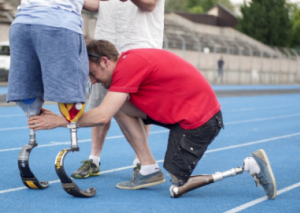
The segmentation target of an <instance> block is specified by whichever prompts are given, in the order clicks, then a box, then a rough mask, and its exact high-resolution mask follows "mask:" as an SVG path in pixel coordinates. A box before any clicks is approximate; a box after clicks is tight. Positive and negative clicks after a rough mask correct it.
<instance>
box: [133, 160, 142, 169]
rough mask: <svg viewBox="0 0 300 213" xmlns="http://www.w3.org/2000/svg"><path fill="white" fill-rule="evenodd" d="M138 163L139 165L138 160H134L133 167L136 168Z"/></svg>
mask: <svg viewBox="0 0 300 213" xmlns="http://www.w3.org/2000/svg"><path fill="white" fill-rule="evenodd" d="M138 163H139V164H141V162H140V160H139V159H138V158H135V159H134V161H133V166H134V167H136V166H137V164H138Z"/></svg>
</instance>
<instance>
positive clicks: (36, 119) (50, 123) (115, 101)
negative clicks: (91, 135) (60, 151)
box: [28, 92, 128, 130]
mask: <svg viewBox="0 0 300 213" xmlns="http://www.w3.org/2000/svg"><path fill="white" fill-rule="evenodd" d="M127 97H128V93H121V92H108V93H107V94H106V96H105V98H104V99H103V101H102V103H101V104H100V105H99V106H98V107H97V108H94V109H92V110H89V111H87V112H84V113H83V115H82V116H81V117H80V119H79V120H78V121H77V124H78V126H79V127H90V126H97V125H103V124H106V123H107V122H109V121H110V119H111V118H112V117H113V116H114V115H115V114H116V113H117V112H118V111H119V110H120V108H121V107H122V105H123V104H124V102H125V101H126V99H127ZM67 125H68V122H67V120H66V119H65V118H64V117H63V116H58V115H55V114H54V115H53V114H51V113H50V112H47V113H43V114H42V115H40V116H32V117H30V118H29V119H28V127H29V128H30V129H33V130H41V129H53V128H56V127H66V126H67Z"/></svg>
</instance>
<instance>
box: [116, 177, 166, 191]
mask: <svg viewBox="0 0 300 213" xmlns="http://www.w3.org/2000/svg"><path fill="white" fill-rule="evenodd" d="M164 182H166V179H163V180H160V181H156V182H153V183H147V184H143V185H138V186H134V187H123V186H118V185H116V187H117V188H119V189H129V190H135V189H142V188H146V187H150V186H155V185H159V184H162V183H164Z"/></svg>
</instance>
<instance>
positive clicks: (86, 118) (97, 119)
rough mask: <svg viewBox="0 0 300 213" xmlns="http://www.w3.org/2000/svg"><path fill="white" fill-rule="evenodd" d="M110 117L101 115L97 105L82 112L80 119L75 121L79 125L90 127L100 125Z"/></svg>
mask: <svg viewBox="0 0 300 213" xmlns="http://www.w3.org/2000/svg"><path fill="white" fill-rule="evenodd" d="M110 119H111V117H108V116H105V115H103V113H102V112H101V111H100V112H99V109H98V107H97V108H95V109H91V110H89V111H86V112H84V113H83V115H82V116H81V117H80V119H79V120H78V121H77V124H78V126H79V127H92V126H101V125H104V124H106V123H107V122H109V121H110Z"/></svg>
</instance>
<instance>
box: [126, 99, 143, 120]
mask: <svg viewBox="0 0 300 213" xmlns="http://www.w3.org/2000/svg"><path fill="white" fill-rule="evenodd" d="M121 111H122V112H124V113H125V114H127V115H128V116H130V117H134V118H142V119H146V118H147V115H146V113H144V112H143V111H142V110H140V109H139V108H137V107H136V106H134V105H133V104H132V103H131V102H129V101H128V100H127V101H125V103H124V104H123V106H122V107H121Z"/></svg>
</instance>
